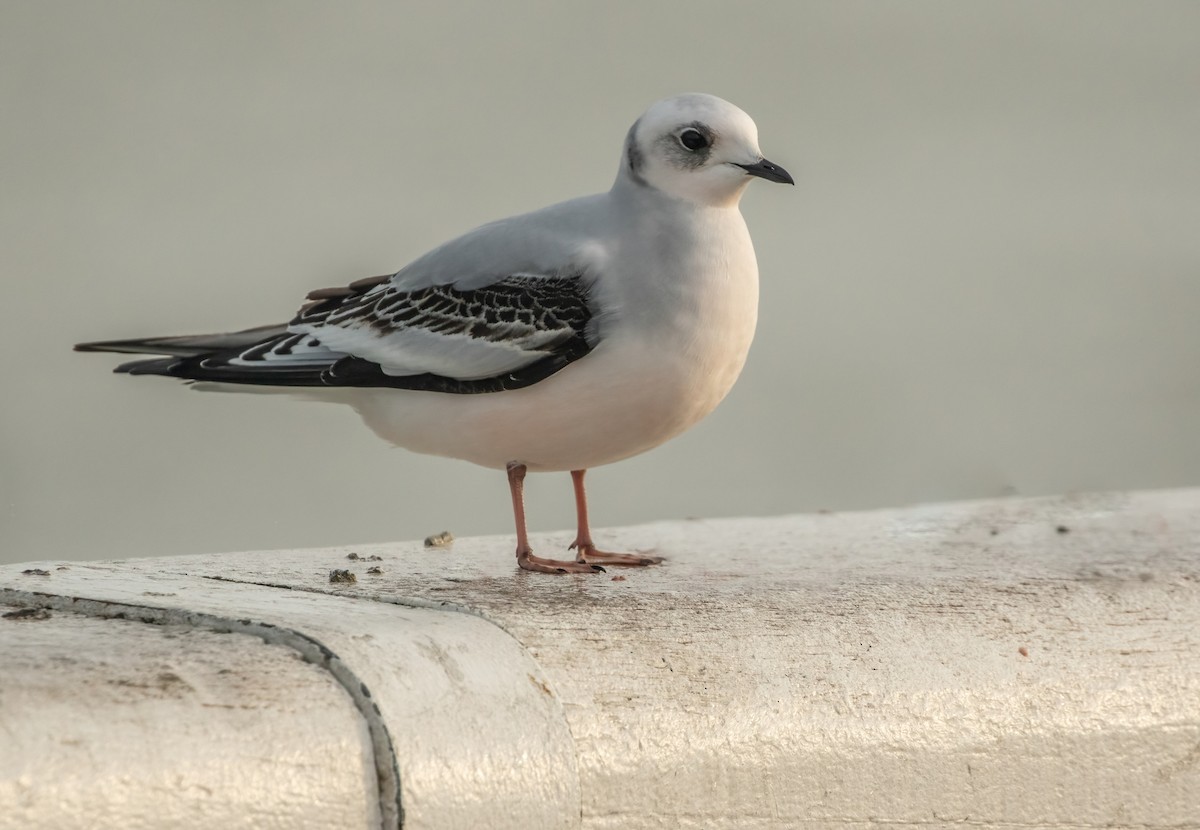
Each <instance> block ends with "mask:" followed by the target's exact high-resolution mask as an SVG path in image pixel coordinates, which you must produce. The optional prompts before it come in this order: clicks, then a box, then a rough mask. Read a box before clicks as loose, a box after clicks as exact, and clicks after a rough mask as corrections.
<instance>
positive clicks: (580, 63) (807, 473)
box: [0, 0, 1200, 561]
mask: <svg viewBox="0 0 1200 830" xmlns="http://www.w3.org/2000/svg"><path fill="white" fill-rule="evenodd" d="M1198 90H1200V3H1195V2H1173V3H1172V2H1142V3H1128V2H1103V0H1080V1H1079V2H1046V1H1045V0H1037V2H1017V1H1014V0H1006V2H1003V3H999V2H997V3H987V4H985V3H961V2H950V0H946V2H925V1H921V0H910V1H909V2H872V3H863V2H847V0H831V1H830V2H771V3H754V2H742V3H738V4H733V3H717V2H704V0H694V1H693V2H688V3H677V2H655V3H645V2H638V3H633V2H604V3H587V4H584V3H557V2H515V3H496V4H464V3H445V2H441V3H436V4H435V3H426V4H415V3H404V4H400V3H356V2H348V3H342V2H339V3H316V2H296V1H295V0H288V2H254V3H245V2H242V0H237V1H236V2H234V1H233V0H224V1H214V0H206V2H187V3H184V2H170V3H168V2H106V3H93V2H55V1H54V0H37V1H36V2H18V1H16V0H9V1H8V2H5V3H3V4H2V5H0V105H2V107H0V112H2V113H3V118H2V119H0V165H2V171H0V219H2V221H0V233H2V234H3V238H2V240H0V242H2V244H0V275H2V276H0V279H2V280H3V286H4V294H3V297H4V315H3V320H4V322H3V325H0V348H2V349H3V361H2V362H0V373H3V376H2V378H0V401H2V402H0V561H23V560H33V559H44V558H91V557H120V556H146V555H162V554H174V553H191V552H199V551H222V550H238V549H253V548H282V547H302V546H317V545H327V544H335V543H355V542H366V541H381V540H391V539H409V538H417V537H422V536H425V535H427V534H429V533H433V532H436V531H441V530H444V529H449V530H451V531H453V532H454V533H456V534H458V535H467V534H478V533H510V532H511V516H510V510H509V499H508V493H507V487H506V484H505V481H504V477H503V475H502V474H500V473H496V472H494V471H489V470H484V469H481V468H475V467H472V466H470V465H468V464H466V463H463V462H456V461H449V460H444V459H437V458H427V457H421V456H417V455H413V454H411V453H407V452H404V451H402V450H397V449H391V448H389V447H387V446H385V445H384V444H382V443H381V442H380V441H379V440H378V439H377V438H375V436H374V435H373V434H372V433H371V432H370V431H368V430H367V429H366V428H365V427H363V426H362V425H361V424H360V423H359V422H358V419H357V417H356V416H355V415H354V414H353V413H352V412H351V411H350V410H349V409H344V408H340V407H338V406H333V405H320V404H310V403H298V402H296V401H293V400H289V399H286V398H283V397H276V396H253V395H223V394H202V393H198V392H195V391H192V390H189V389H187V388H186V387H184V386H183V385H182V384H179V383H176V382H173V381H167V380H163V379H155V378H129V377H125V376H114V375H112V374H110V370H111V368H112V367H113V366H114V365H115V364H116V363H117V362H118V360H117V359H116V358H110V357H108V356H101V355H84V354H75V353H72V352H71V350H70V349H71V345H72V344H73V343H75V342H77V341H81V340H95V339H105V338H115V337H127V336H140V335H160V334H175V333H193V332H204V331H214V330H228V329H232V328H238V327H244V326H251V325H257V324H263V323H273V322H278V321H281V320H284V319H287V318H288V317H289V316H290V315H291V313H292V311H293V310H294V309H295V307H296V306H298V305H299V303H300V301H301V300H302V298H303V296H304V294H305V292H307V291H308V290H309V289H312V288H317V287H322V286H326V285H333V284H337V283H341V282H344V281H348V280H352V279H356V278H359V277H364V276H370V275H373V274H379V273H384V272H388V271H393V270H396V269H398V268H399V267H400V266H402V265H403V264H405V263H406V262H407V261H408V260H410V259H412V258H413V257H415V256H417V255H418V254H420V253H422V252H423V251H425V250H426V249H427V248H429V247H432V246H433V245H434V244H437V243H438V242H441V241H443V240H445V239H447V238H449V237H452V236H455V235H457V234H459V233H461V232H463V231H465V230H467V229H469V228H471V227H473V226H475V225H477V224H479V223H481V222H484V221H487V220H490V219H494V218H498V217H501V216H505V215H508V214H512V213H516V212H520V211H525V210H529V209H533V208H536V207H540V206H542V205H544V204H548V203H550V202H554V201H558V200H561V199H565V198H569V197H572V196H575V195H580V194H583V193H588V192H594V191H598V190H603V189H607V188H608V186H609V185H610V183H611V181H612V177H613V175H614V173H615V171H616V167H617V161H618V157H619V154H620V145H621V140H622V137H623V136H624V133H625V131H626V129H627V128H628V126H629V124H630V123H631V122H632V121H633V119H634V118H636V117H637V115H638V114H639V113H640V112H641V111H642V110H643V109H644V108H645V107H646V105H648V104H649V103H650V102H652V101H654V100H656V99H658V98H660V97H663V96H665V95H670V94H674V93H677V92H683V91H705V92H712V93H715V94H717V95H720V96H722V97H724V98H727V99H729V100H731V101H733V102H734V103H736V104H738V105H739V106H741V107H742V108H743V109H745V110H746V111H748V112H749V113H750V114H751V115H752V116H753V117H754V118H755V119H756V120H757V122H758V126H759V130H760V135H761V140H762V146H763V149H764V151H765V152H766V153H767V155H768V157H769V158H771V159H772V160H775V161H778V162H779V163H781V164H783V165H784V166H786V167H787V168H788V169H789V170H791V171H792V172H793V173H794V174H795V175H796V178H797V183H798V187H796V188H795V189H791V188H783V187H774V186H767V185H759V186H754V187H751V188H750V192H749V193H748V194H747V196H746V198H745V199H744V201H743V212H744V213H745V214H746V217H747V221H748V222H749V225H750V229H751V232H752V234H753V236H754V239H755V243H756V247H757V251H758V256H759V265H760V270H761V274H762V300H763V308H762V314H761V317H760V322H759V333H758V337H757V340H756V343H755V346H754V349H753V351H752V353H751V355H750V361H749V364H748V366H747V368H746V371H745V373H744V374H743V376H742V379H741V381H740V383H739V385H738V386H737V387H736V388H735V390H734V392H733V394H732V395H731V396H730V398H729V399H728V400H727V401H726V402H725V404H724V405H723V406H722V407H721V408H720V409H718V410H717V412H716V413H715V414H714V415H713V416H711V417H710V418H709V419H708V420H707V421H706V422H704V423H703V424H701V425H700V426H699V427H697V428H696V429H695V430H693V431H692V432H691V433H689V434H687V435H685V436H684V437H682V438H680V439H678V440H676V441H674V442H673V443H671V444H668V445H667V446H664V447H662V448H660V449H658V450H655V451H653V452H651V453H649V454H646V455H643V456H640V457H638V458H636V459H633V460H630V461H626V462H623V463H621V464H617V465H614V466H612V467H608V468H602V469H599V470H597V471H595V472H593V474H592V475H591V476H590V477H589V481H590V484H591V492H592V514H593V520H594V521H595V522H596V523H597V524H599V525H605V524H609V525H615V524H628V523H635V522H642V521H648V520H654V519H668V518H677V517H683V516H718V515H722V516H725V515H762V514H777V513H789V512H797V511H808V510H814V509H818V508H830V509H845V508H861V507H872V506H882V505H899V504H907V503H913V502H920V501H930V500H942V499H959V498H975V497H986V496H996V495H1004V494H1037V493H1051V492H1062V491H1074V490H1097V489H1113V488H1131V487H1169V486H1179V485H1197V484H1200V372H1198V370H1197V365H1198V360H1197V359H1198V358H1200V153H1198V152H1197V147H1200V92H1198ZM528 500H529V508H530V522H531V526H532V527H533V528H534V529H539V530H549V529H565V528H571V527H572V522H573V518H574V517H573V513H572V507H571V497H570V480H569V477H568V476H566V475H565V474H564V475H553V476H534V477H531V482H530V486H529V494H528ZM561 535H562V541H563V544H564V545H565V544H566V542H568V541H569V540H570V538H571V532H570V531H569V530H567V531H564V532H563V533H562V534H561ZM601 541H602V540H601ZM543 553H549V551H543Z"/></svg>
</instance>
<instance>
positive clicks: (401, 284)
mask: <svg viewBox="0 0 1200 830" xmlns="http://www.w3.org/2000/svg"><path fill="white" fill-rule="evenodd" d="M754 178H759V179H765V180H766V181H770V182H782V183H787V184H794V182H793V180H792V177H791V176H790V175H789V174H788V172H787V171H786V170H784V169H783V168H782V167H780V166H779V165H777V164H774V163H773V162H770V161H767V160H766V159H765V158H763V154H762V153H761V152H760V151H759V147H758V129H757V127H756V126H755V124H754V121H753V120H751V118H750V116H748V115H747V114H746V113H744V112H743V111H742V110H740V109H738V108H737V107H736V106H734V105H733V104H730V103H729V102H727V101H724V100H722V99H720V98H717V97H715V96H713V95H706V94H700V93H691V94H686V95H679V96H676V97H672V98H667V99H664V100H662V101H659V102H657V103H655V104H653V105H652V106H651V107H650V108H649V109H648V110H646V112H645V113H644V114H643V115H642V116H641V117H640V118H638V119H637V121H635V122H634V124H633V126H632V127H630V128H629V131H628V133H627V134H626V136H625V140H624V144H623V147H622V152H621V159H620V166H619V169H618V172H617V177H616V181H615V182H614V183H613V186H612V189H611V190H609V191H608V192H607V193H600V194H595V195H591V196H584V197H581V198H577V199H572V200H570V201H566V202H561V203H559V204H555V205H551V206H550V207H547V208H543V209H541V210H537V211H534V212H532V213H525V214H521V215H518V216H513V217H510V218H507V219H501V220H499V221H496V222H492V223H490V224H486V225H483V226H481V227H479V228H476V229H475V230H472V231H469V232H468V233H466V234H464V235H462V236H460V237H458V238H456V239H453V240H451V241H449V242H447V243H445V244H443V245H441V246H439V247H437V248H434V249H433V250H431V251H430V252H428V253H427V254H425V255H424V256H421V257H420V258H418V259H416V260H415V261H413V262H412V263H411V264H409V265H407V266H406V267H404V268H402V269H400V270H399V271H397V272H395V273H392V274H387V275H384V276H379V277H370V278H367V279H363V280H358V281H357V282H352V283H350V284H349V285H346V286H342V287H337V288H324V289H320V290H317V291H313V292H311V293H310V294H309V295H308V302H307V304H305V305H303V306H301V308H300V310H299V311H298V312H297V313H296V315H295V316H294V317H293V318H292V320H291V322H289V323H287V324H283V325H273V326H261V327H258V328H253V329H247V330H243V331H237V332H232V333H227V334H214V335H199V336H182V337H152V338H144V339H133V340H114V341H105V342H94V343H81V344H79V345H77V346H76V347H75V348H76V349H77V350H79V351H105V352H121V353H133V354H147V355H160V357H156V358H149V359H139V360H136V361H133V362H129V363H125V364H122V365H121V366H118V367H117V369H116V371H117V372H125V373H128V374H130V375H164V376H167V377H174V378H181V379H185V380H188V381H200V382H212V383H217V384H255V385H260V386H273V387H290V388H292V389H293V390H296V388H297V387H304V390H303V391H304V392H306V393H313V392H318V393H322V394H324V393H328V394H329V395H330V396H337V395H341V396H343V397H342V398H341V399H342V400H344V401H345V402H347V403H349V404H350V405H351V406H353V407H354V408H355V409H356V410H357V411H358V413H359V415H360V416H361V417H362V418H363V420H364V421H365V422H366V424H367V425H368V426H369V427H370V428H371V429H372V430H374V431H375V432H376V434H378V435H379V436H380V437H382V438H383V439H384V440H386V441H388V442H390V443H392V444H394V445H397V446H400V447H404V448H406V449H409V450H412V451H415V452H420V453H429V454H433V455H441V456H449V457H453V458H460V459H464V460H466V461H471V462H474V463H475V464H480V465H483V466H485V467H490V468H494V469H499V470H505V471H507V474H508V484H509V489H510V492H511V495H512V505H513V516H514V521H515V524H516V535H517V551H516V553H517V563H518V565H519V566H520V567H521V568H523V569H525V570H529V571H538V572H542V573H556V574H561V573H591V572H595V571H602V570H604V567H603V566H605V565H623V566H640V565H653V564H657V563H659V562H661V561H662V559H661V558H660V557H657V556H651V555H647V554H641V553H611V552H608V551H603V550H599V549H598V548H597V547H596V545H595V543H594V542H593V540H592V534H591V528H590V525H589V520H588V510H587V495H586V492H585V490H584V474H585V472H586V471H587V470H588V469H589V468H592V467H598V466H600V465H602V464H610V463H612V462H615V461H620V460H622V459H625V458H629V457H630V456H633V455H637V454H638V453H642V452H645V451H646V450H649V449H652V448H653V447H656V446H658V445H659V444H662V443H663V442H664V441H667V440H669V439H671V438H673V437H675V436H677V435H679V434H680V433H682V432H684V431H685V430H687V429H688V428H689V427H691V426H693V425H694V424H696V423H697V422H698V421H699V420H700V419H702V418H703V417H704V416H706V415H707V414H708V413H710V412H711V411H712V410H713V409H714V408H715V407H716V406H717V404H718V403H720V401H721V400H722V399H723V398H724V397H725V395H726V394H727V393H728V392H729V390H730V389H731V388H732V387H733V384H734V381H735V380H737V377H738V375H739V373H740V372H741V370H742V366H743V364H744V363H745V361H746V355H747V353H748V351H749V349H750V341H751V340H752V339H753V337H754V329H755V324H756V321H757V317H758V265H757V262H756V260H755V257H754V247H753V245H752V243H751V241H750V234H749V232H748V230H747V228H746V223H745V220H744V219H743V218H742V214H741V212H740V210H739V209H738V204H739V201H740V200H741V197H742V194H743V192H744V191H745V189H746V186H747V184H748V183H749V182H750V181H751V180H752V179H754ZM297 391H299V390H297ZM530 471H532V472H566V471H570V473H571V478H572V482H573V485H574V490H575V505H576V520H577V521H576V524H577V532H576V536H575V541H574V542H573V543H572V545H571V549H573V550H574V551H575V552H576V555H575V559H574V560H569V559H564V560H556V559H545V558H542V557H539V556H535V555H534V553H533V549H532V548H531V546H530V544H529V538H528V534H527V530H526V526H525V506H524V480H525V475H526V473H527V472H530Z"/></svg>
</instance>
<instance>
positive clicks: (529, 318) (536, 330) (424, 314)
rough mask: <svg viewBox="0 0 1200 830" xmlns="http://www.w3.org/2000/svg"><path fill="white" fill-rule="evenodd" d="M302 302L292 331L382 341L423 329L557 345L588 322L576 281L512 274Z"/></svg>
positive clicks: (338, 293)
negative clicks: (468, 284)
mask: <svg viewBox="0 0 1200 830" xmlns="http://www.w3.org/2000/svg"><path fill="white" fill-rule="evenodd" d="M308 296H309V299H312V300H315V301H316V302H313V303H309V304H308V305H306V306H304V307H303V308H301V309H300V313H299V314H297V315H296V317H295V318H294V319H293V320H292V322H291V324H290V325H292V326H298V325H304V326H310V327H313V328H314V329H315V328H317V327H320V326H339V327H342V328H350V327H355V326H369V327H370V328H371V329H373V330H374V331H375V332H377V333H378V334H380V335H388V334H391V333H393V332H398V331H402V330H404V329H424V330H426V331H430V332H433V333H436V334H462V335H466V336H468V337H471V338H475V339H480V340H485V341H489V342H493V343H501V342H504V343H511V344H513V345H517V346H522V345H525V344H526V343H528V342H529V341H530V340H536V341H537V342H539V343H543V342H546V341H550V342H551V343H559V342H566V341H567V340H570V339H571V338H573V337H582V336H583V333H584V330H585V329H586V327H587V324H588V321H589V320H590V319H591V312H590V310H589V309H588V303H587V299H588V298H587V292H586V290H585V289H584V287H583V285H582V282H581V280H580V278H579V277H578V276H569V277H534V276H526V275H521V274H517V275H513V276H509V277H505V278H503V279H501V280H497V281H496V282H494V283H492V284H491V285H488V286H485V287H483V288H474V289H467V290H459V289H457V288H454V287H453V286H449V285H433V286H429V287H428V288H421V289H418V290H416V291H401V290H400V289H398V288H396V287H394V286H386V287H385V283H384V282H379V283H376V284H375V285H372V286H370V287H369V288H368V289H367V290H365V291H362V290H355V287H354V286H353V285H351V286H349V287H347V288H345V289H322V290H320V291H314V292H313V293H311V294H309V295H308ZM314 333H316V332H314Z"/></svg>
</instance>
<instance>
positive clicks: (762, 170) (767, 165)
mask: <svg viewBox="0 0 1200 830" xmlns="http://www.w3.org/2000/svg"><path fill="white" fill-rule="evenodd" d="M737 166H738V167H740V168H742V169H743V170H745V171H746V172H747V173H749V174H750V175H751V176H758V177H759V178H760V179H766V180H767V181H769V182H779V183H780V184H795V183H796V182H795V181H794V180H793V179H792V174H791V173H789V172H788V171H786V170H784V169H783V168H782V167H780V166H779V165H778V164H776V163H775V162H773V161H767V160H766V159H759V160H758V161H756V162H754V164H739V165H737Z"/></svg>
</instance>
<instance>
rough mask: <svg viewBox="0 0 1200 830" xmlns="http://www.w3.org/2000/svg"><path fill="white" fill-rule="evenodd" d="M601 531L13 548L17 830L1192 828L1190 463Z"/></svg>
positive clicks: (7, 747)
mask: <svg viewBox="0 0 1200 830" xmlns="http://www.w3.org/2000/svg"><path fill="white" fill-rule="evenodd" d="M569 540H570V534H566V533H564V534H552V535H544V536H542V537H540V538H536V539H535V547H537V549H538V550H539V552H541V553H543V554H548V553H550V552H551V551H553V550H554V549H555V548H556V547H557V548H562V547H565V545H566V543H567V542H568V541H569ZM598 541H600V542H601V543H602V544H603V545H605V546H607V547H612V548H615V549H621V548H626V549H628V548H648V547H654V548H656V549H657V550H658V552H659V553H661V554H663V555H665V556H667V557H668V561H667V563H666V564H665V565H663V566H661V567H659V568H655V569H651V570H645V571H620V572H618V571H617V570H616V569H612V570H610V571H609V573H607V574H599V575H594V576H586V577H585V576H572V577H563V578H554V577H547V576H543V575H538V574H528V573H523V572H518V571H517V570H516V569H515V567H514V565H513V562H512V554H511V550H510V548H511V540H509V539H507V538H481V539H465V540H459V541H457V542H455V543H454V545H453V546H452V547H451V548H449V549H426V548H423V547H422V546H421V545H420V543H402V544H393V545H380V546H371V547H368V546H359V547H354V548H334V549H324V550H305V551H275V552H256V553H243V554H221V555H211V556H190V557H178V558H164V559H150V560H131V561H125V562H109V563H90V564H80V563H73V564H70V565H67V566H61V567H62V569H60V563H55V562H49V563H44V564H41V565H36V566H34V565H22V566H11V567H6V568H0V602H3V603H7V604H8V605H10V606H13V607H20V608H24V609H37V608H43V609H48V610H49V614H50V616H49V618H47V619H38V618H37V616H39V615H37V614H34V613H33V612H30V616H28V617H27V618H25V619H13V618H0V658H2V659H3V665H4V666H5V669H6V670H5V671H3V673H0V735H3V736H5V737H4V739H3V743H2V744H0V827H7V826H13V827H18V826H19V827H23V828H50V827H60V826H74V825H75V824H76V822H75V818H77V817H78V816H79V815H81V814H82V815H87V816H89V817H93V818H91V819H90V821H91V824H90V826H96V827H137V826H147V827H149V826H168V825H167V824H163V823H160V824H154V823H153V818H154V817H155V816H179V817H181V818H180V821H179V823H173V822H172V823H170V826H185V827H205V826H218V825H219V826H221V827H274V826H290V827H307V826H312V827H316V826H338V827H354V826H377V825H382V826H385V827H395V826H398V825H399V824H400V822H403V824H402V826H404V827H406V828H442V827H452V828H458V827H481V828H517V827H586V828H593V829H594V830H601V829H602V830H610V828H611V830H615V829H616V828H668V827H682V828H700V827H704V828H733V827H739V828H766V827H834V826H836V827H842V828H859V827H862V828H866V827H881V826H885V825H886V826H888V827H900V828H916V827H928V826H949V825H958V826H961V825H972V826H984V827H1101V826H1104V827H1131V828H1132V827H1137V828H1167V827H1171V828H1180V827H1200V490H1178V491H1161V492H1144V493H1126V494H1103V495H1088V496H1077V497H1063V498H1054V499H1034V500H1004V501H990V502H977V503H960V504H950V505H934V506H925V507H917V508H909V509H902V510H888V511H875V512H869V513H847V514H828V515H809V516H793V517H784V518H777V519H761V520H717V521H695V522H682V523H663V524H656V525H648V526H643V527H636V528H626V529H620V530H612V531H607V532H604V533H603V535H602V536H601V538H600V539H599V540H598ZM351 553H354V554H356V555H357V556H358V558H357V559H348V558H347V557H348V555H349V554H351ZM370 556H378V557H380V559H379V560H378V561H371V560H368V559H366V558H365V557H370ZM35 567H36V568H40V569H41V570H44V571H45V575H42V574H37V573H24V571H25V570H28V569H30V568H35ZM335 568H345V569H348V570H350V571H352V572H353V573H354V574H355V575H356V578H357V581H356V582H355V583H331V582H330V581H329V573H330V571H331V570H332V569H335ZM370 568H379V569H380V571H381V573H377V574H372V573H370V572H369V569H370ZM621 577H624V578H623V579H622V578H621ZM220 632H229V633H220ZM297 658H299V659H297ZM218 667H219V668H218ZM226 669H227V670H228V671H225V670H226ZM175 678H178V680H176V679H175ZM122 679H124V680H127V681H128V682H124V683H123V682H121V681H122ZM230 701H232V703H231V704H230V705H234V706H236V705H238V704H237V701H250V702H251V704H250V705H253V706H255V707H256V708H255V709H254V710H252V711H253V712H254V713H255V714H254V716H253V717H249V718H246V719H245V720H241V719H240V718H241V716H242V713H241V710H238V709H236V708H234V709H229V708H226V707H225V706H224V705H223V703H225V702H230ZM209 703H211V704H214V705H211V706H210V705H206V704H209ZM376 707H377V708H376ZM118 711H119V712H124V713H126V717H125V719H124V720H122V719H119V718H116V717H114V714H113V713H114V712H118ZM160 722H165V724H166V725H165V726H158V725H157V724H159V723H160ZM130 724H132V725H130ZM14 736H15V737H14ZM118 743H119V744H120V745H121V747H122V749H121V751H120V752H114V751H113V749H112V748H113V747H114V746H116V745H117V744H118ZM242 770H246V772H242ZM114 782H117V783H118V784H119V786H115V785H114ZM276 804H278V805H280V806H279V807H278V808H276V807H275V806H273V805H276ZM243 805H255V807H254V809H248V808H246V807H244V806H243ZM185 815H186V816H187V817H188V818H187V820H186V821H185V820H184V819H183V818H182V817H183V816H185ZM330 816H332V817H334V818H328V817H330ZM95 817H99V818H95ZM139 817H140V818H139ZM6 821H9V822H12V824H11V825H7V824H5V822H6ZM138 821H140V822H141V823H140V824H139V823H138ZM105 822H107V823H105Z"/></svg>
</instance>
